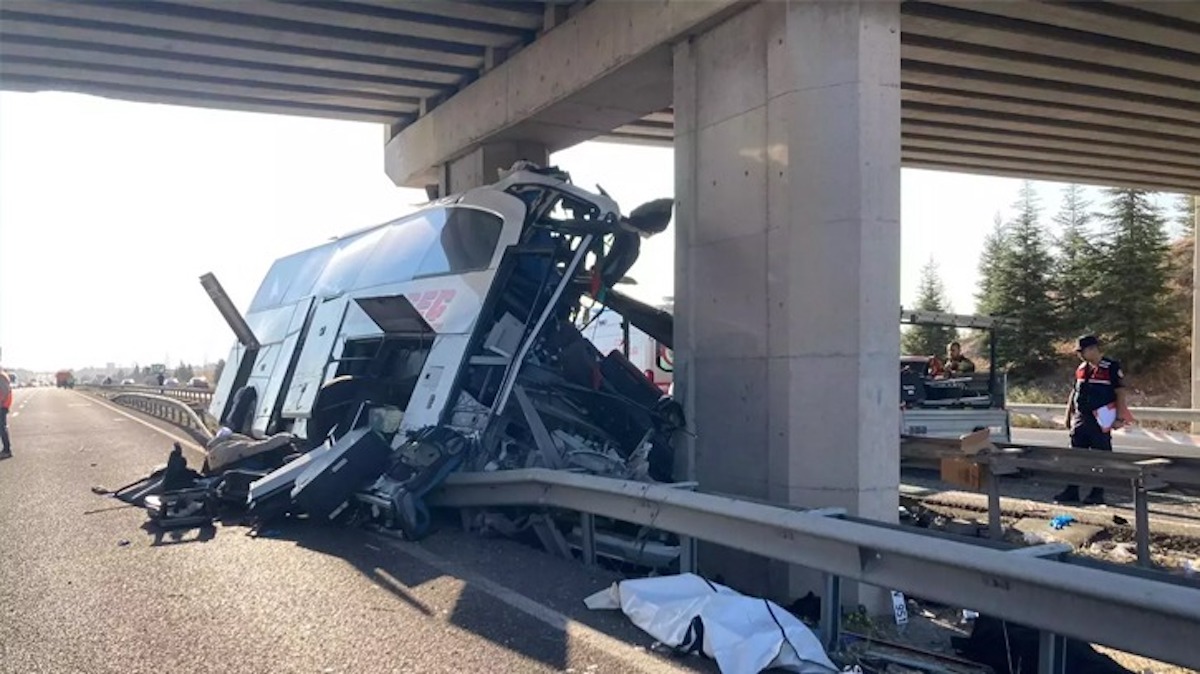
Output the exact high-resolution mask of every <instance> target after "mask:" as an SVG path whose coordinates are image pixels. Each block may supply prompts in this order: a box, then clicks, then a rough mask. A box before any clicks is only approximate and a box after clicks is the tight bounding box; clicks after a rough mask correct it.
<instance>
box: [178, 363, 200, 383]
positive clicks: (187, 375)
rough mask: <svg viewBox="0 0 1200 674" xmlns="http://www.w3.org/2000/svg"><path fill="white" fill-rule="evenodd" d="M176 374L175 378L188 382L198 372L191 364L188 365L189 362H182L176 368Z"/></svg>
mask: <svg viewBox="0 0 1200 674" xmlns="http://www.w3.org/2000/svg"><path fill="white" fill-rule="evenodd" d="M174 375H175V378H176V379H178V380H179V381H180V382H184V383H186V382H187V380H189V379H191V378H192V377H195V376H196V373H195V372H194V371H193V370H192V366H191V365H188V364H187V363H180V364H179V367H177V368H175V372H174Z"/></svg>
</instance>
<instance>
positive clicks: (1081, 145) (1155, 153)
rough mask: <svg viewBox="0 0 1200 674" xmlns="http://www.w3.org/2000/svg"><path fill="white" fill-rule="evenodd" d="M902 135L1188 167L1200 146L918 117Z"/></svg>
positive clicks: (1199, 155) (1196, 160) (1196, 161)
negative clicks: (1166, 146)
mask: <svg viewBox="0 0 1200 674" xmlns="http://www.w3.org/2000/svg"><path fill="white" fill-rule="evenodd" d="M902 128H903V130H904V135H905V137H912V136H924V137H927V138H938V139H942V140H947V141H957V142H958V143H959V145H960V146H962V147H970V146H972V145H974V144H975V143H984V144H987V143H1007V144H1017V145H1023V146H1026V147H1036V148H1041V149H1047V150H1059V151H1060V152H1062V153H1064V155H1063V156H1065V155H1070V154H1078V153H1094V154H1099V155H1102V156H1105V157H1111V158H1112V159H1114V160H1116V161H1120V160H1124V159H1133V160H1138V161H1146V162H1166V163H1168V164H1183V165H1187V166H1193V167H1195V166H1197V165H1200V147H1197V148H1191V150H1190V151H1189V148H1187V147H1182V146H1179V147H1175V148H1171V149H1162V148H1156V147H1149V146H1145V145H1141V144H1139V143H1137V142H1136V141H1132V140H1131V141H1129V142H1113V141H1109V140H1101V139H1098V138H1095V137H1091V138H1087V139H1081V138H1069V137H1063V136H1056V135H1053V134H1049V133H1030V132H1017V131H1010V130H1008V129H997V128H991V127H976V126H967V125H960V124H943V123H939V122H928V121H924V120H919V119H906V120H904V124H903V127H902Z"/></svg>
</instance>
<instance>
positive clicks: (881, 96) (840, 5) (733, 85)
mask: <svg viewBox="0 0 1200 674" xmlns="http://www.w3.org/2000/svg"><path fill="white" fill-rule="evenodd" d="M675 112H676V132H675V134H676V135H675V153H676V194H677V196H678V199H679V207H678V214H677V222H678V226H677V229H676V231H677V237H678V238H677V247H676V256H677V259H676V265H677V281H676V316H677V319H676V347H677V350H678V357H677V375H676V382H677V384H676V386H677V389H676V390H677V393H678V394H679V395H680V397H681V398H682V399H683V401H684V403H685V405H686V407H687V409H688V412H689V418H690V419H692V420H693V424H694V426H695V430H696V433H697V438H696V440H695V441H694V447H693V449H692V454H691V459H692V466H691V467H692V469H693V475H694V476H695V478H696V479H698V480H699V481H700V484H701V487H702V488H703V489H705V490H706V491H714V492H724V493H730V494H737V495H743V496H749V497H753V498H760V499H766V500H769V501H772V502H775V503H785V504H793V505H797V506H804V507H844V508H846V509H847V510H848V511H849V513H850V514H852V515H856V516H860V517H869V518H873V519H878V520H885V521H893V520H895V519H896V512H897V502H898V483H899V428H900V420H899V387H898V384H897V363H898V359H899V336H900V330H899V327H898V325H897V314H896V312H897V308H898V307H899V306H900V292H899V285H900V222H899V221H900V8H899V3H898V2H879V1H862V2H859V1H854V0H844V1H842V2H819V1H813V2H798V1H792V2H787V3H782V2H778V3H776V2H772V3H761V4H758V5H754V6H752V7H751V8H749V9H747V10H746V11H745V12H742V13H741V14H738V15H736V16H734V17H732V18H730V19H729V20H727V21H726V22H724V23H723V24H721V25H718V26H716V27H714V28H712V29H711V30H710V31H708V32H707V33H704V34H702V35H700V36H698V37H696V38H694V39H692V40H690V41H688V42H685V43H681V44H679V45H678V46H677V47H676V49H675ZM700 565H701V568H702V570H703V571H704V572H705V573H706V574H707V575H709V576H710V577H712V576H714V575H718V574H719V575H721V576H723V577H724V578H725V579H726V580H728V581H729V582H731V583H734V584H735V585H737V586H739V587H740V588H742V589H745V590H747V591H750V592H755V593H765V594H768V595H770V596H772V597H775V598H778V599H784V600H791V599H794V598H796V597H798V596H801V595H803V594H804V592H805V591H807V590H809V589H812V590H816V591H817V592H818V593H819V591H820V586H819V584H818V583H816V582H814V581H815V580H816V576H815V574H812V573H808V572H803V571H801V570H797V569H789V568H786V567H784V566H782V565H777V564H771V563H768V562H766V561H765V560H752V559H748V558H747V556H745V555H741V554H738V553H734V552H733V551H729V550H725V549H720V548H715V547H714V548H709V549H704V550H702V551H701V558H700ZM847 594H848V596H847V597H846V599H847V601H848V602H851V603H854V602H856V601H862V600H864V599H865V600H866V601H867V602H868V604H869V605H870V606H871V607H872V608H878V604H877V603H876V601H877V595H873V596H869V597H864V596H863V595H860V596H859V597H858V598H856V597H855V593H854V592H848V593H847Z"/></svg>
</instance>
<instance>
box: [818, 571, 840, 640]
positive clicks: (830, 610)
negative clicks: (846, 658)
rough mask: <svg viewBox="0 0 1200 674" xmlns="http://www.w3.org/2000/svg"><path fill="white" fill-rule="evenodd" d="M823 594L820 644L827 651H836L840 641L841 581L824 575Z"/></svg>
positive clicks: (828, 574) (836, 577)
mask: <svg viewBox="0 0 1200 674" xmlns="http://www.w3.org/2000/svg"><path fill="white" fill-rule="evenodd" d="M822 575H824V577H825V594H824V596H822V597H821V625H820V630H821V644H822V645H824V646H825V650H827V651H836V650H838V643H839V642H840V641H841V640H842V579H841V577H840V576H838V575H835V574H832V573H826V574H822Z"/></svg>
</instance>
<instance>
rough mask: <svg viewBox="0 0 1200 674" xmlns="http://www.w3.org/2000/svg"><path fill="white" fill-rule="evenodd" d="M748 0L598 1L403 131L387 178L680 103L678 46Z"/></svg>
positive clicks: (558, 140) (553, 143)
mask: <svg viewBox="0 0 1200 674" xmlns="http://www.w3.org/2000/svg"><path fill="white" fill-rule="evenodd" d="M738 4H739V0H664V1H662V2H653V3H651V2H628V1H622V0H598V1H597V2H594V3H592V4H591V5H588V6H587V7H586V8H585V9H583V10H582V11H580V12H579V13H578V14H576V15H575V16H573V17H571V18H568V19H567V20H566V21H564V22H563V23H562V24H561V25H559V26H558V27H556V28H555V29H554V30H552V31H550V32H549V33H546V34H545V35H543V36H542V37H541V38H539V39H538V40H537V41H535V42H533V43H532V44H530V45H529V46H528V47H526V48H524V49H522V50H521V51H519V52H517V53H516V54H515V55H513V56H512V57H511V58H509V59H508V60H507V61H505V62H504V63H502V64H500V65H499V66H497V67H496V68H495V69H494V70H492V71H491V72H489V73H488V74H486V75H484V76H483V77H480V78H479V79H478V80H476V81H475V82H473V83H471V84H470V85H469V86H467V87H466V88H464V89H463V90H462V91H460V92H458V93H457V94H456V95H455V96H453V97H452V98H450V99H449V100H447V101H446V102H444V103H443V104H441V105H439V106H438V107H437V108H435V109H434V110H433V111H431V112H430V113H429V114H428V115H426V116H424V117H422V118H420V119H418V120H417V121H416V122H414V123H413V124H411V125H410V126H408V127H407V128H405V129H404V130H403V131H401V132H400V133H399V134H398V135H397V136H396V137H395V138H393V139H392V140H391V141H389V142H388V144H387V146H386V148H385V167H386V170H387V174H388V176H389V177H390V178H391V179H392V181H393V182H395V183H396V184H398V185H412V184H414V183H416V184H422V183H424V182H425V181H426V180H427V179H428V175H429V172H430V170H431V169H432V167H434V166H437V165H439V164H442V163H445V162H447V161H449V160H452V159H454V158H455V157H458V156H460V155H462V154H464V153H466V152H468V151H470V149H471V148H472V147H473V146H475V145H477V144H479V143H482V142H485V141H490V140H495V139H501V140H528V141H537V142H540V143H542V144H544V145H546V146H547V147H548V148H549V149H550V150H551V151H553V150H557V149H561V148H563V147H567V146H569V145H573V144H575V143H578V142H581V141H583V140H587V139H589V138H592V137H594V136H596V135H598V133H606V132H608V131H611V130H612V129H614V128H617V127H619V126H622V125H624V124H628V123H629V122H632V121H634V120H636V119H638V118H640V117H643V116H645V115H648V114H650V113H653V112H657V111H659V110H662V109H664V108H667V107H669V106H670V104H671V84H670V83H671V55H670V47H669V43H671V42H674V41H676V40H679V39H681V38H683V37H685V36H687V35H688V34H690V33H692V32H694V31H696V30H698V29H700V28H702V27H703V26H704V25H705V24H706V23H708V22H711V21H713V20H714V19H717V18H719V17H720V16H722V15H723V14H724V13H726V12H728V11H730V9H731V8H736V6H737V5H738Z"/></svg>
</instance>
